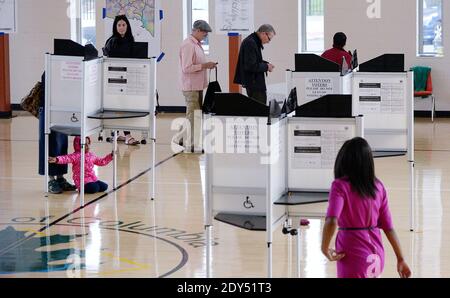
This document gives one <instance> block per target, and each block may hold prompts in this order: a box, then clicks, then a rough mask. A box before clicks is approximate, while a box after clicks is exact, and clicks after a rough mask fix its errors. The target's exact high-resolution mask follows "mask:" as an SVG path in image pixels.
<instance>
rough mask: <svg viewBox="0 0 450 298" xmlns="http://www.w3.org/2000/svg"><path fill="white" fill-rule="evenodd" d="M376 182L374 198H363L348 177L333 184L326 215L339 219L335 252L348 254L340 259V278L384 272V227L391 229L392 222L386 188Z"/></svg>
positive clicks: (359, 276)
mask: <svg viewBox="0 0 450 298" xmlns="http://www.w3.org/2000/svg"><path fill="white" fill-rule="evenodd" d="M375 185H376V188H377V191H376V197H375V199H371V198H369V199H367V198H362V197H361V196H360V195H359V194H358V193H357V192H355V191H353V190H352V187H351V185H350V182H349V181H348V180H345V179H337V180H335V181H334V182H333V184H332V186H331V192H330V200H329V205H328V211H327V217H336V218H337V220H338V226H339V232H338V234H337V237H336V251H337V252H338V253H341V252H342V253H345V257H344V258H343V259H342V260H340V261H338V262H337V275H338V277H339V278H367V277H379V276H380V275H381V273H382V272H383V269H384V248H383V243H382V238H381V229H383V230H388V231H389V230H392V229H393V225H392V219H391V213H390V211H389V206H388V200H387V196H386V190H385V188H384V186H383V184H382V183H381V182H380V181H377V182H376V183H375Z"/></svg>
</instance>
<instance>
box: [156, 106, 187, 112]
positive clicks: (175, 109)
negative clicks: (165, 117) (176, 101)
mask: <svg viewBox="0 0 450 298" xmlns="http://www.w3.org/2000/svg"><path fill="white" fill-rule="evenodd" d="M157 110H158V112H159V113H175V114H186V107H175V106H172V107H169V106H164V107H163V106H160V107H158V108H157Z"/></svg>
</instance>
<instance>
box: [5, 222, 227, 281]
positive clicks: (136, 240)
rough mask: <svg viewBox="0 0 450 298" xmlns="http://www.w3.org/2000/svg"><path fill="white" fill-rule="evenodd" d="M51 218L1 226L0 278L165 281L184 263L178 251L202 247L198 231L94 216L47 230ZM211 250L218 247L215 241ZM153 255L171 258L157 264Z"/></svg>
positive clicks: (184, 255)
mask: <svg viewBox="0 0 450 298" xmlns="http://www.w3.org/2000/svg"><path fill="white" fill-rule="evenodd" d="M52 217H54V216H49V217H45V218H35V217H18V218H14V219H12V220H11V221H10V222H7V223H0V276H2V275H3V276H4V275H12V274H14V275H17V274H24V275H26V276H27V277H28V276H30V277H33V274H37V273H47V274H49V275H48V276H51V277H61V276H62V277H89V276H92V277H94V276H95V277H114V276H118V275H121V274H124V273H126V275H127V276H130V274H132V276H145V277H168V276H170V275H172V274H173V273H175V272H177V271H179V270H180V269H181V268H183V267H184V265H185V264H186V263H187V261H188V253H187V251H186V249H185V248H183V246H186V245H187V246H188V247H191V248H193V249H197V248H203V247H205V245H206V240H205V237H204V233H203V232H201V233H188V232H186V231H182V230H177V229H172V228H166V227H161V226H157V225H153V226H152V225H146V224H145V223H143V222H142V221H135V222H130V223H127V222H124V221H120V220H118V221H105V220H102V219H101V218H97V217H76V218H71V219H68V220H66V221H61V222H59V223H57V224H55V225H52V226H51V227H50V228H49V227H48V225H47V223H48V222H50V221H51V220H50V219H51V218H52ZM121 244H122V246H121ZM124 244H125V245H124ZM130 245H131V247H132V249H131V251H130ZM212 245H213V246H215V245H218V243H217V242H216V241H215V240H214V241H213V243H212ZM138 246H139V247H142V249H141V250H139V249H136V247H138ZM121 247H122V249H121ZM127 247H128V248H127ZM127 249H128V253H130V255H129V256H128V255H127ZM158 251H159V252H162V253H163V254H164V256H167V255H168V254H169V255H170V258H167V259H164V260H161V258H158ZM158 260H159V261H158ZM133 273H134V274H133Z"/></svg>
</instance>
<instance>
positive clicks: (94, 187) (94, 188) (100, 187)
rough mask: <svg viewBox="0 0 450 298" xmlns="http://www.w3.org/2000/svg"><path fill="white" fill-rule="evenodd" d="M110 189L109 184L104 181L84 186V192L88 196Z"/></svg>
mask: <svg viewBox="0 0 450 298" xmlns="http://www.w3.org/2000/svg"><path fill="white" fill-rule="evenodd" d="M107 189H108V184H106V183H105V182H103V181H100V180H98V181H96V182H91V183H87V184H85V185H84V192H85V193H88V194H94V193H97V192H105V191H106V190H107Z"/></svg>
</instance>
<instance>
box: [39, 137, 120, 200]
mask: <svg viewBox="0 0 450 298" xmlns="http://www.w3.org/2000/svg"><path fill="white" fill-rule="evenodd" d="M90 144H91V139H90V138H89V137H86V145H85V152H86V153H85V163H84V191H85V193H88V194H94V193H97V192H104V191H106V190H107V189H108V184H106V183H104V182H102V181H100V180H98V178H97V176H96V175H95V172H94V165H96V166H100V167H102V166H106V165H107V164H109V163H110V162H111V161H112V160H113V158H114V157H113V154H112V153H110V154H108V155H107V156H105V157H103V158H100V157H98V156H96V155H95V154H94V153H92V152H90V151H89V146H90ZM73 148H74V149H75V152H74V153H72V154H69V155H64V156H58V157H49V159H48V162H49V163H56V164H59V165H63V164H69V163H71V164H72V172H73V181H74V182H75V186H76V187H77V189H78V190H79V189H80V165H81V138H80V137H75V139H74V140H73Z"/></svg>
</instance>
